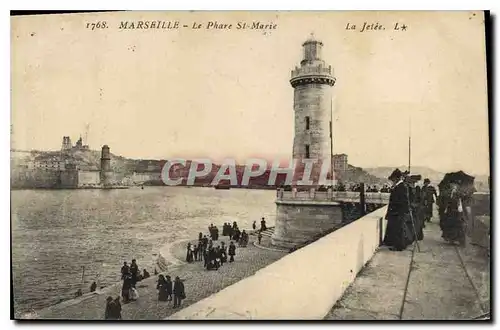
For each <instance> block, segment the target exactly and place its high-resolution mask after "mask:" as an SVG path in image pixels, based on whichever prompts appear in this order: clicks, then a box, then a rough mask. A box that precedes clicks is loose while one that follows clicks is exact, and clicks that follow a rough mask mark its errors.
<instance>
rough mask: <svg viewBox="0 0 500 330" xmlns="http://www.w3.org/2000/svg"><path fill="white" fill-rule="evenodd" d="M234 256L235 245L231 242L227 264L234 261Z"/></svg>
mask: <svg viewBox="0 0 500 330" xmlns="http://www.w3.org/2000/svg"><path fill="white" fill-rule="evenodd" d="M235 255H236V245H234V242H233V241H231V243H229V262H233V261H234V256H235Z"/></svg>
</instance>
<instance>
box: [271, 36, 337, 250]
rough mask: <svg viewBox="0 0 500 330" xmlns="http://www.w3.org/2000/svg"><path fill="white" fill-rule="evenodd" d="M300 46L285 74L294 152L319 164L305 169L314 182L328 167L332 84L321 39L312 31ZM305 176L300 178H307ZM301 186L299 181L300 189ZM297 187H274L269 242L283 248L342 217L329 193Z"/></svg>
mask: <svg viewBox="0 0 500 330" xmlns="http://www.w3.org/2000/svg"><path fill="white" fill-rule="evenodd" d="M302 47H303V49H304V56H303V59H302V61H301V62H300V67H295V69H294V70H293V71H292V77H291V79H290V83H291V85H292V87H293V88H294V102H293V108H294V112H295V137H294V140H293V158H294V159H295V160H296V161H298V162H300V163H303V161H304V160H311V161H312V160H314V161H316V164H317V165H319V166H317V165H314V166H313V167H312V169H311V172H310V181H312V186H315V185H316V184H317V183H318V179H319V178H320V176H321V174H322V173H321V170H322V169H321V167H322V164H323V163H324V162H327V165H329V166H328V167H327V168H326V171H325V172H323V173H325V174H326V173H328V172H330V173H331V172H332V171H331V167H330V166H331V162H332V160H331V155H332V136H331V133H332V132H331V126H332V124H331V121H332V96H333V95H332V89H333V85H334V84H335V78H334V77H333V70H332V67H331V66H330V65H327V64H326V63H325V61H323V60H322V59H321V50H322V48H323V43H322V42H321V41H319V40H315V39H314V38H313V37H312V36H311V38H309V39H308V40H307V41H306V42H304V43H303V44H302ZM300 163H299V164H297V165H296V168H295V173H294V178H293V180H292V185H295V186H299V187H300V186H301V185H305V184H304V183H303V182H302V183H300V181H302V179H303V176H304V175H303V173H302V172H303V170H304V166H303V167H302V168H301V166H300ZM307 179H308V178H307V177H306V180H304V181H309V180H307ZM325 179H326V177H325ZM307 185H311V184H310V183H308V184H307ZM297 188H298V187H297ZM304 188H305V187H304V186H302V189H301V190H304ZM310 188H313V187H310ZM296 193H297V192H296V191H295V188H294V189H292V192H291V193H290V194H287V195H284V191H283V190H281V189H280V191H279V195H278V198H277V200H276V225H275V228H274V232H273V234H272V236H271V243H272V245H274V246H278V247H282V248H286V249H289V248H294V247H297V246H300V244H303V243H305V242H307V241H308V240H310V239H311V238H313V237H315V236H316V235H320V234H322V233H323V232H325V231H327V230H331V229H334V228H336V227H337V226H338V225H339V224H340V223H341V222H342V206H341V204H340V203H338V202H336V201H333V200H332V199H331V198H329V197H328V194H327V193H326V192H324V193H323V195H318V196H316V194H315V190H314V189H306V191H302V197H300V196H299V197H297V196H296ZM304 193H305V194H309V198H304ZM280 195H281V197H279V196H280ZM321 196H323V197H321Z"/></svg>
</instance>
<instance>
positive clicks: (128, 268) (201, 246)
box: [105, 218, 267, 320]
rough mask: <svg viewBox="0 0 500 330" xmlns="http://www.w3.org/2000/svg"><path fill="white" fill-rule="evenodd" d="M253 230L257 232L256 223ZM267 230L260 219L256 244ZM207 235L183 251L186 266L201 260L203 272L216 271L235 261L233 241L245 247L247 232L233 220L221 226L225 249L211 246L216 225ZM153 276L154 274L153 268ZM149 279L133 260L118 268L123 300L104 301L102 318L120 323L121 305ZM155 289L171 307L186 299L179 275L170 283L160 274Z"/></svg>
mask: <svg viewBox="0 0 500 330" xmlns="http://www.w3.org/2000/svg"><path fill="white" fill-rule="evenodd" d="M252 228H253V229H254V230H255V229H256V222H255V221H254V223H253V225H252ZM266 229H267V226H266V221H265V219H264V218H262V220H261V226H260V229H259V243H260V240H261V238H262V234H261V232H262V231H263V230H266ZM208 233H209V234H208V236H207V235H203V233H199V234H198V242H197V244H192V243H188V244H187V248H186V261H187V262H188V263H193V262H201V261H203V262H204V263H203V265H204V268H205V269H206V270H218V269H219V267H221V266H222V265H223V264H224V263H227V262H230V263H231V262H234V261H235V256H236V244H235V242H236V243H237V244H239V247H246V246H247V244H248V241H249V235H248V233H247V232H246V231H245V230H240V229H239V228H238V224H237V222H236V221H235V222H233V224H232V225H231V224H230V223H224V225H223V226H222V236H227V237H228V238H229V240H230V242H229V245H228V246H226V243H225V242H224V241H220V244H216V243H214V242H218V241H219V230H218V228H217V226H214V225H213V224H211V225H210V226H209V227H208ZM155 275H157V271H156V269H155ZM148 277H150V274H149V273H148V272H147V270H146V269H144V270H143V274H141V273H140V272H139V266H138V265H137V261H136V260H135V259H133V260H132V262H131V264H130V265H128V264H127V262H124V263H123V266H122V268H121V279H122V281H123V284H122V290H121V298H122V301H120V297H117V298H115V299H113V297H111V296H109V297H108V298H107V299H106V310H105V319H107V320H120V319H121V318H122V317H121V310H122V303H125V304H126V303H129V302H131V301H135V300H137V299H138V298H139V293H138V291H137V287H136V284H137V282H140V281H141V280H143V279H145V278H148ZM156 289H157V290H158V301H173V308H178V307H179V306H181V303H182V300H183V299H185V298H186V292H185V288H184V283H183V281H182V280H181V279H180V278H179V277H178V276H176V277H175V279H174V281H172V279H171V276H170V275H163V274H159V275H158V282H157V284H156Z"/></svg>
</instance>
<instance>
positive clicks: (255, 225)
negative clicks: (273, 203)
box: [252, 221, 257, 230]
mask: <svg viewBox="0 0 500 330" xmlns="http://www.w3.org/2000/svg"><path fill="white" fill-rule="evenodd" d="M252 229H253V230H255V229H257V221H254V222H253V223H252Z"/></svg>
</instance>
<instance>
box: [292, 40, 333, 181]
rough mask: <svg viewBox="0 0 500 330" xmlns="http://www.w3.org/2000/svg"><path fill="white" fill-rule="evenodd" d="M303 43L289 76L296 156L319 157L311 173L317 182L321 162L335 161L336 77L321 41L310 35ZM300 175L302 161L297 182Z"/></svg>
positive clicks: (295, 178) (315, 158) (301, 158)
mask: <svg viewBox="0 0 500 330" xmlns="http://www.w3.org/2000/svg"><path fill="white" fill-rule="evenodd" d="M302 47H303V59H302V61H301V62H300V67H295V69H294V70H292V77H291V79H290V84H291V85H292V87H293V88H294V101H293V110H294V112H295V137H294V140H293V158H294V159H296V160H297V161H299V162H302V160H304V159H314V160H317V161H318V162H316V165H315V166H314V168H313V172H312V174H311V179H312V180H313V181H316V182H317V178H318V176H319V171H320V167H321V163H322V162H324V161H328V164H330V163H331V161H332V160H331V156H332V137H331V134H332V131H331V127H332V96H333V94H332V87H333V85H334V84H335V78H334V76H333V70H332V67H331V65H328V64H327V63H325V61H324V60H323V59H322V58H321V55H322V48H323V43H322V42H321V41H319V40H316V39H314V37H313V35H311V37H310V38H309V39H308V40H306V42H304V43H303V44H302ZM329 169H331V167H329ZM329 172H331V171H329ZM297 178H299V179H300V178H302V175H301V166H300V163H299V166H297V171H296V175H295V177H294V183H296V181H297Z"/></svg>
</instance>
